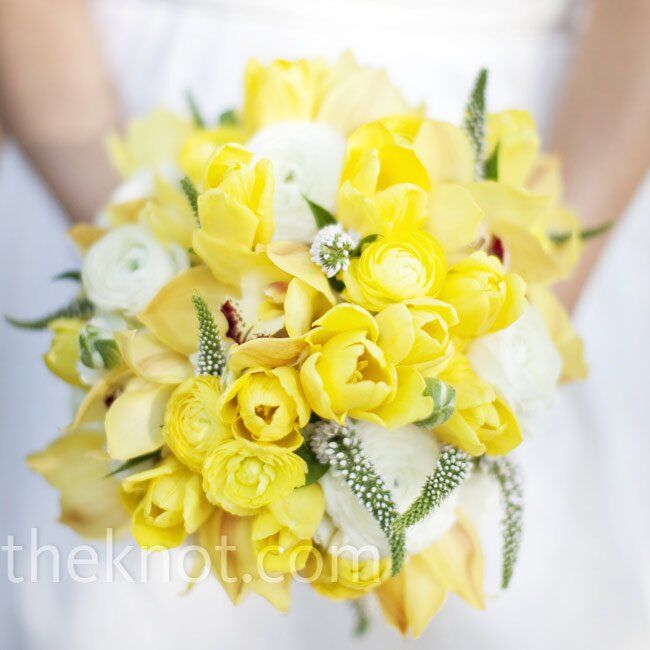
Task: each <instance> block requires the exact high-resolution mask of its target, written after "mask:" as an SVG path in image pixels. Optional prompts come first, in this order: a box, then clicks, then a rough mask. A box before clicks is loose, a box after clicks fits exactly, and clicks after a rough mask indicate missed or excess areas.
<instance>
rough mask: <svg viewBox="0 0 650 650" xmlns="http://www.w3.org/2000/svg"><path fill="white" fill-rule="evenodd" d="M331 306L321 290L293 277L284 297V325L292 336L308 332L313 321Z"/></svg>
mask: <svg viewBox="0 0 650 650" xmlns="http://www.w3.org/2000/svg"><path fill="white" fill-rule="evenodd" d="M329 306H330V302H329V301H328V300H327V298H326V297H325V296H324V295H323V294H322V293H321V292H320V291H316V289H314V288H313V287H311V286H309V285H308V284H307V283H306V282H303V281H302V280H299V279H298V278H293V279H292V280H291V282H289V286H288V287H287V294H286V297H285V299H284V327H285V329H286V330H287V334H288V335H289V336H290V337H298V336H302V335H303V334H306V333H307V332H308V331H309V329H310V328H311V326H312V323H313V322H314V321H315V320H316V319H317V318H318V317H319V316H320V315H321V314H323V313H324V312H325V311H327V309H328V308H329Z"/></svg>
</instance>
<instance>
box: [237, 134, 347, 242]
mask: <svg viewBox="0 0 650 650" xmlns="http://www.w3.org/2000/svg"><path fill="white" fill-rule="evenodd" d="M246 147H247V148H248V149H249V150H250V151H252V152H253V153H254V154H256V156H258V157H261V158H268V159H269V160H271V162H272V163H273V172H274V177H275V195H274V201H273V208H274V214H275V233H274V236H273V238H274V239H275V240H277V241H302V242H311V241H312V240H313V238H314V236H315V235H316V233H317V232H318V228H317V227H316V224H315V222H314V217H313V216H312V213H311V211H310V210H309V206H308V205H307V202H306V201H305V199H304V198H303V195H305V196H307V197H309V199H310V200H312V201H313V202H314V203H317V204H318V205H320V206H322V207H323V208H325V209H326V210H329V211H333V210H334V208H335V205H336V195H337V192H338V187H339V180H340V177H341V170H342V167H343V155H344V153H345V140H344V139H343V136H342V135H341V134H340V133H339V132H338V131H336V130H335V129H333V128H332V127H331V126H327V125H326V124H318V123H313V122H281V123H279V124H273V125H272V126H269V127H267V128H265V129H261V130H260V131H258V132H257V133H256V134H255V135H254V136H253V138H252V139H251V140H250V141H249V142H248V143H247V144H246Z"/></svg>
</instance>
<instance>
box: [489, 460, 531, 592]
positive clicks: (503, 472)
mask: <svg viewBox="0 0 650 650" xmlns="http://www.w3.org/2000/svg"><path fill="white" fill-rule="evenodd" d="M481 464H482V465H485V466H486V467H487V471H488V472H489V473H490V474H491V475H492V476H494V478H495V479H496V480H497V482H498V484H499V488H500V489H501V497H502V499H503V504H504V514H503V519H502V520H501V526H502V535H503V539H502V553H503V568H502V571H501V588H502V589H507V588H508V585H509V584H510V580H511V579H512V575H513V573H514V570H515V565H516V564H517V558H518V557H519V549H520V547H521V533H522V530H523V525H522V524H523V513H524V507H523V491H522V489H521V480H520V478H519V471H518V469H517V466H516V465H515V464H514V463H512V461H510V460H508V459H507V458H504V457H500V458H490V459H487V458H485V459H482V462H481Z"/></svg>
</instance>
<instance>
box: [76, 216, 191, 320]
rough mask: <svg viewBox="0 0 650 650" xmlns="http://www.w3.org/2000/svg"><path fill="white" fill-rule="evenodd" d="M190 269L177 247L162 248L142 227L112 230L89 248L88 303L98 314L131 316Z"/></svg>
mask: <svg viewBox="0 0 650 650" xmlns="http://www.w3.org/2000/svg"><path fill="white" fill-rule="evenodd" d="M188 267H189V261H188V257H187V253H186V252H185V251H184V250H183V249H182V248H181V247H180V246H178V245H176V244H171V245H169V246H163V244H161V243H160V242H159V241H158V240H157V239H156V238H155V237H154V236H153V235H152V234H151V232H150V231H149V230H148V229H147V228H146V227H145V226H142V225H128V226H122V227H120V228H116V229H115V230H112V231H111V232H109V233H108V234H107V235H105V236H104V237H102V238H101V239H100V240H99V241H98V242H97V243H96V244H94V245H93V246H91V247H90V249H89V250H88V253H87V254H86V257H85V258H84V261H83V268H82V279H83V284H84V287H85V288H86V292H87V294H88V297H89V298H90V300H91V301H92V302H93V303H94V304H95V305H96V306H97V307H98V308H99V309H101V310H104V311H116V312H121V313H123V314H125V315H126V316H134V315H135V314H137V313H138V312H139V311H141V310H142V309H144V308H145V307H146V306H147V304H148V303H149V301H150V300H151V299H152V298H153V297H154V296H155V295H156V293H157V292H158V290H159V289H160V288H161V287H162V286H163V285H164V284H166V283H167V282H169V281H170V280H171V279H172V278H173V277H174V276H175V275H177V274H178V273H179V272H180V271H182V270H184V269H186V268H188Z"/></svg>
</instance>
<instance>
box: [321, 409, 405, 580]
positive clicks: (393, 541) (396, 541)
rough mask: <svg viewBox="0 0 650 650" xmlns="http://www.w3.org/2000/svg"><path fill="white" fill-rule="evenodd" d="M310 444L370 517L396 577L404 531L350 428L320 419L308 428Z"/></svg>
mask: <svg viewBox="0 0 650 650" xmlns="http://www.w3.org/2000/svg"><path fill="white" fill-rule="evenodd" d="M308 441H309V445H310V446H311V449H312V451H313V452H314V454H315V455H316V458H317V459H318V461H319V462H320V463H327V464H328V465H329V466H330V467H331V471H332V472H333V473H334V475H335V476H337V477H339V478H340V479H341V480H342V481H343V482H344V483H345V484H346V485H347V486H348V487H349V488H350V491H351V492H352V494H353V495H354V496H355V497H356V498H357V499H358V500H359V503H360V504H361V505H362V506H363V507H364V508H365V509H366V510H367V511H368V512H369V513H370V514H371V515H372V516H373V518H374V519H375V521H376V522H377V523H378V524H379V527H380V528H381V530H382V532H383V533H384V534H385V535H386V539H387V540H388V543H389V545H390V549H391V555H392V559H393V567H392V569H393V575H397V573H398V572H399V569H400V568H401V567H402V564H403V561H404V556H405V555H406V537H405V533H404V530H402V529H400V528H395V526H394V523H395V521H396V520H397V518H398V517H399V511H398V510H397V505H396V504H395V500H394V499H393V495H392V493H391V491H390V488H389V487H388V485H386V482H385V481H384V479H383V478H382V477H381V475H380V474H379V473H378V472H377V470H376V469H375V467H374V465H373V464H372V462H371V461H370V459H369V458H368V456H367V455H366V452H365V451H364V449H363V446H362V445H361V441H360V440H359V437H358V435H357V433H356V431H355V430H354V428H353V427H351V426H348V425H346V426H342V425H340V424H337V423H336V422H332V421H329V420H321V421H319V422H317V423H316V424H314V425H311V426H310V432H309V436H308Z"/></svg>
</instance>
